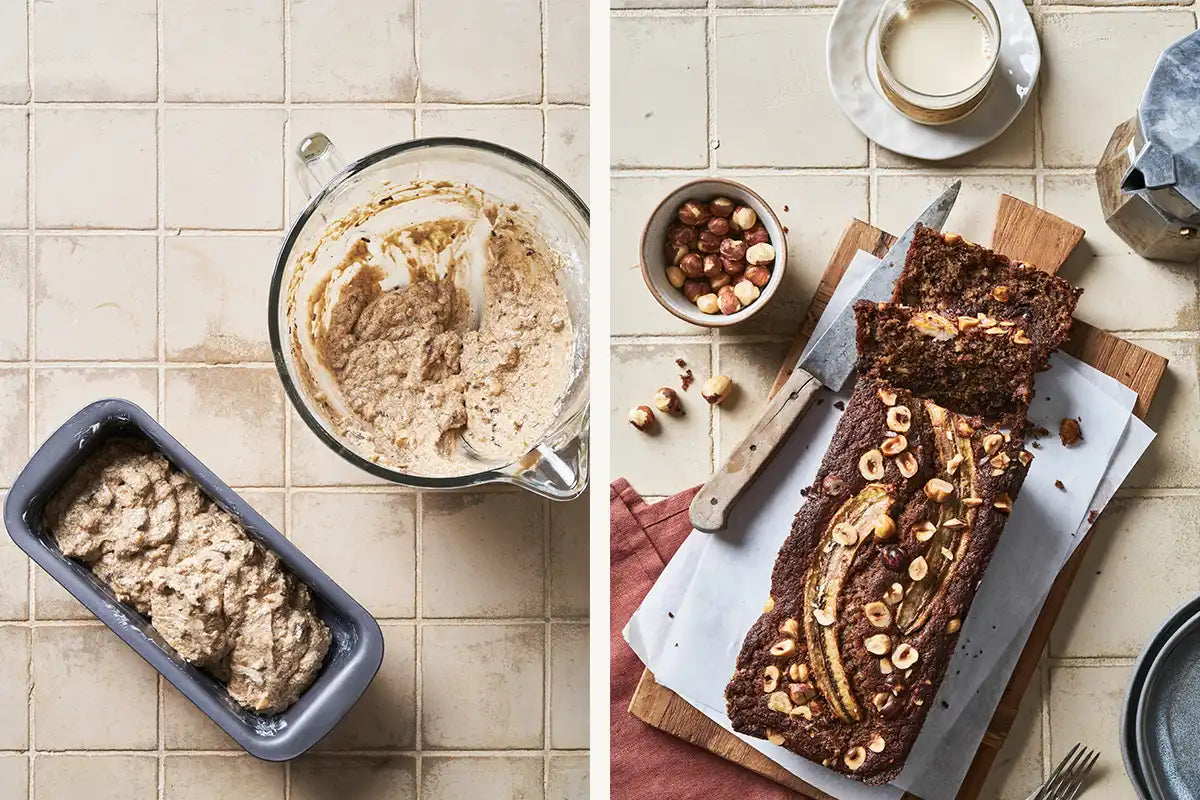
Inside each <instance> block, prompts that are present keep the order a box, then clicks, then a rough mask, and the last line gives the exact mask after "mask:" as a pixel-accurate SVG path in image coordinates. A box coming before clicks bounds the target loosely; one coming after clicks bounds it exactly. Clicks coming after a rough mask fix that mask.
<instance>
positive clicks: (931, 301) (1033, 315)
mask: <svg viewBox="0 0 1200 800" xmlns="http://www.w3.org/2000/svg"><path fill="white" fill-rule="evenodd" d="M1082 292H1083V290H1082V289H1078V288H1076V287H1074V286H1072V285H1071V284H1069V283H1067V282H1066V281H1065V280H1063V279H1062V278H1058V277H1055V276H1053V275H1050V274H1049V273H1046V272H1042V271H1041V270H1039V269H1035V268H1034V267H1030V266H1028V265H1025V264H1021V263H1019V262H1013V261H1011V260H1009V259H1008V258H1006V257H1005V256H1002V255H1000V254H999V253H996V252H993V251H991V250H989V249H987V248H986V247H981V246H979V245H977V244H972V243H971V242H968V241H967V240H966V239H964V238H962V237H961V236H959V235H958V234H956V233H946V234H942V233H939V232H937V231H935V230H933V229H931V228H926V227H924V226H920V227H918V228H917V231H916V235H915V236H914V237H913V243H912V246H911V247H910V248H909V250H908V255H907V257H906V258H905V262H904V270H903V271H902V272H901V273H900V277H899V279H898V280H897V281H896V289H895V292H894V293H893V295H892V299H893V300H894V301H895V302H897V303H900V304H902V305H906V306H912V307H914V308H923V309H952V310H955V311H958V312H961V313H964V314H980V313H982V314H986V315H987V316H989V317H994V318H996V319H1009V320H1019V321H1021V322H1022V323H1023V324H1022V327H1023V328H1024V330H1025V333H1026V335H1027V336H1028V337H1029V338H1030V339H1031V340H1032V341H1033V347H1034V349H1035V351H1036V352H1037V354H1038V360H1037V363H1038V368H1039V369H1043V368H1044V367H1045V366H1046V364H1047V362H1048V360H1049V358H1050V353H1052V352H1053V351H1054V350H1055V349H1057V348H1058V347H1059V345H1061V344H1062V343H1063V342H1064V341H1065V340H1066V338H1067V335H1068V334H1069V333H1070V332H1071V315H1072V314H1074V313H1075V304H1076V302H1078V300H1079V295H1080V294H1081V293H1082Z"/></svg>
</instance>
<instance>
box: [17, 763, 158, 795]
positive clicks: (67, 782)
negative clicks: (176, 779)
mask: <svg viewBox="0 0 1200 800" xmlns="http://www.w3.org/2000/svg"><path fill="white" fill-rule="evenodd" d="M33 785H34V787H35V788H34V793H33V796H34V798H35V800H61V798H67V797H79V796H82V795H85V794H86V796H87V797H88V798H89V800H131V798H142V797H147V798H148V797H152V796H153V795H154V794H155V793H156V792H157V791H158V759H156V758H155V757H154V756H152V755H130V756H126V755H104V756H98V757H96V756H88V755H65V754H57V753H55V754H47V755H43V756H41V757H39V758H38V760H37V762H36V764H35V766H34V776H33Z"/></svg>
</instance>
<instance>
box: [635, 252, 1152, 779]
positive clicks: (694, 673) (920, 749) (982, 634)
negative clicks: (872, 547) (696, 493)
mask: <svg viewBox="0 0 1200 800" xmlns="http://www.w3.org/2000/svg"><path fill="white" fill-rule="evenodd" d="M875 263H876V261H875V259H874V258H873V257H872V256H870V255H867V254H865V253H859V254H858V255H857V256H856V258H855V259H854V261H853V262H852V264H851V266H850V268H849V269H848V270H847V273H846V276H845V277H844V278H843V280H842V281H841V282H840V284H839V287H838V290H837V291H835V293H834V296H833V297H832V298H831V300H830V303H829V307H828V309H827V310H826V313H825V315H823V317H822V320H821V322H820V323H818V326H817V331H816V333H814V336H813V339H814V341H815V339H816V338H817V337H818V336H819V335H820V332H821V331H822V330H824V328H825V327H826V326H827V324H828V322H829V320H830V319H831V317H832V315H833V313H834V312H835V311H836V310H838V309H840V308H842V307H843V306H845V305H846V304H847V303H848V302H851V301H852V300H853V298H854V297H855V296H856V294H857V291H858V289H859V287H860V286H861V285H862V281H863V280H865V277H866V274H867V273H868V272H869V270H870V269H871V268H872V267H873V266H874V264H875ZM1051 363H1052V366H1051V369H1050V370H1049V371H1047V372H1043V373H1041V374H1039V375H1038V379H1037V386H1036V388H1037V397H1036V399H1035V401H1034V403H1033V404H1032V405H1031V408H1030V417H1031V419H1032V420H1033V421H1034V422H1035V424H1040V425H1042V426H1044V427H1046V428H1048V429H1050V430H1052V431H1056V430H1057V428H1058V423H1059V421H1060V420H1061V419H1062V418H1063V417H1065V416H1082V417H1083V422H1082V425H1083V430H1084V437H1085V438H1084V441H1083V442H1081V443H1080V444H1078V445H1076V446H1075V447H1073V448H1071V449H1070V450H1067V449H1066V448H1064V447H1062V445H1061V444H1060V443H1059V441H1058V438H1057V436H1056V435H1051V436H1047V437H1045V438H1044V439H1042V440H1041V441H1040V442H1039V444H1040V445H1041V447H1040V449H1033V450H1032V452H1033V453H1034V455H1035V460H1034V462H1033V464H1032V465H1031V467H1030V471H1029V475H1028V477H1027V478H1026V481H1025V485H1024V488H1023V489H1022V491H1021V495H1020V500H1019V502H1018V503H1017V504H1016V505H1015V507H1014V509H1013V515H1012V517H1011V519H1010V521H1009V523H1008V525H1007V526H1006V527H1005V532H1004V535H1003V536H1002V537H1001V542H1000V545H999V546H998V548H997V550H996V553H995V555H994V556H993V559H992V564H991V566H990V567H989V569H988V571H987V574H986V576H985V578H984V581H983V583H982V585H981V587H980V590H979V592H978V594H977V595H976V598H975V601H974V604H973V605H972V608H971V613H970V614H969V615H968V617H967V620H966V621H965V623H964V626H963V631H962V634H961V635H960V639H959V650H958V651H957V653H956V655H955V657H954V658H953V659H952V661H951V664H950V666H949V669H948V670H947V676H946V679H945V681H943V684H942V686H941V689H940V691H939V693H938V695H937V697H936V698H935V700H934V702H933V704H932V708H931V709H930V713H929V716H928V717H927V718H926V723H925V725H924V727H923V728H922V733H921V736H920V737H919V738H918V740H917V742H916V743H915V745H914V748H913V751H912V754H911V755H910V757H909V760H908V762H907V764H906V768H905V770H904V772H903V773H901V775H900V776H899V777H898V778H897V779H896V781H895V782H894V783H893V784H889V785H888V786H883V787H866V786H863V785H862V784H860V783H858V782H856V781H851V780H849V779H846V778H843V777H842V776H840V775H838V774H836V773H833V772H831V771H829V770H826V769H824V768H823V767H821V766H820V765H818V764H815V763H813V762H810V761H808V760H806V759H803V758H801V757H799V756H797V755H795V754H793V753H790V752H789V751H787V750H784V749H783V748H780V747H776V746H774V745H771V744H769V743H767V742H765V741H762V740H758V739H750V738H746V737H743V738H744V739H745V740H746V741H747V742H748V743H750V744H751V745H752V746H753V747H755V748H756V749H758V750H760V751H761V752H763V753H764V754H766V755H767V756H768V757H769V758H771V759H772V760H774V761H776V762H777V763H779V764H781V765H782V766H784V767H785V768H786V769H788V770H789V771H791V772H792V773H793V774H795V775H797V776H799V777H800V778H802V779H804V780H805V781H807V782H809V783H811V784H812V785H814V786H816V787H817V788H819V789H822V790H823V791H826V792H828V793H830V794H833V795H835V796H837V797H840V798H891V797H899V796H900V794H901V792H902V791H904V790H908V791H912V792H914V793H916V794H918V795H920V796H922V797H925V798H927V799H928V800H934V799H935V798H939V797H943V796H944V797H951V796H953V794H954V787H957V786H958V785H959V783H961V780H962V777H963V775H964V774H965V773H966V770H967V768H968V767H969V766H970V761H971V758H972V756H973V755H974V752H975V750H976V747H977V744H978V741H979V739H980V738H981V737H982V735H983V732H984V730H985V729H986V726H987V724H988V722H989V721H990V720H991V717H992V713H993V711H994V709H995V706H996V703H997V702H998V700H999V697H1000V694H1001V693H1002V692H1003V689H1004V686H1005V685H1006V684H1007V681H1008V676H1009V675H1010V674H1011V672H1012V669H1013V667H1014V666H1015V664H1016V660H1017V658H1018V657H1019V654H1020V650H1021V645H1023V644H1024V641H1025V639H1026V638H1028V635H1029V632H1030V630H1031V628H1032V624H1033V622H1034V620H1035V619H1036V616H1037V612H1038V611H1039V610H1040V608H1041V605H1042V603H1043V602H1044V601H1045V597H1046V594H1047V592H1048V591H1049V589H1050V586H1051V584H1052V583H1053V581H1054V578H1055V576H1056V575H1057V574H1058V572H1059V570H1060V569H1061V567H1062V565H1063V564H1064V563H1065V561H1066V559H1067V558H1068V557H1069V556H1070V554H1071V552H1073V550H1074V548H1075V546H1076V545H1077V543H1078V542H1079V541H1080V539H1081V538H1082V536H1081V534H1082V532H1083V531H1085V530H1086V529H1087V527H1088V525H1089V523H1088V521H1087V518H1088V512H1089V511H1091V510H1099V509H1101V508H1103V506H1104V505H1105V504H1106V503H1107V502H1108V500H1109V499H1111V497H1112V494H1113V493H1114V492H1115V491H1116V488H1117V487H1118V486H1119V485H1120V483H1121V482H1122V481H1123V480H1124V478H1125V476H1126V475H1127V474H1128V472H1129V470H1130V469H1132V467H1133V464H1134V463H1136V461H1137V459H1138V457H1140V456H1141V454H1142V452H1144V451H1145V448H1146V447H1147V446H1148V445H1149V443H1150V441H1151V439H1152V438H1153V433H1152V432H1150V431H1149V429H1148V428H1146V426H1145V425H1144V424H1142V423H1141V422H1140V421H1139V420H1137V419H1136V418H1134V417H1132V415H1131V410H1132V408H1133V401H1134V399H1135V395H1134V393H1133V392H1132V391H1131V390H1129V389H1127V388H1126V387H1124V386H1122V385H1121V384H1120V383H1118V382H1116V381H1114V380H1112V379H1111V378H1108V377H1107V376H1105V375H1103V374H1102V373H1100V372H1098V371H1097V370H1094V369H1092V368H1091V367H1088V366H1087V365H1084V364H1082V363H1080V362H1078V361H1076V360H1075V359H1072V358H1070V357H1068V356H1063V355H1062V354H1056V355H1055V357H1054V358H1053V359H1052V362H1051ZM848 394H849V392H848V391H847V392H846V393H845V395H844V396H842V397H841V398H840V399H846V396H848ZM835 399H838V397H837V396H835V395H833V394H830V395H829V396H828V397H827V398H826V402H824V403H822V404H820V405H819V406H817V407H815V408H814V409H813V410H811V411H810V412H809V413H808V415H807V416H806V417H805V419H804V420H802V421H801V423H800V425H799V426H798V427H797V430H796V431H795V432H794V433H793V435H792V436H791V437H790V438H789V440H788V441H787V442H786V443H785V444H784V445H783V447H782V449H781V452H780V453H779V454H778V455H777V457H776V458H775V459H774V461H773V462H772V464H771V465H770V466H769V467H768V469H767V471H766V472H765V473H764V475H763V476H761V477H760V478H759V480H758V481H756V483H755V484H754V486H752V487H751V488H750V489H749V490H748V491H747V493H746V495H745V497H744V498H743V499H742V500H741V501H740V502H739V504H738V506H737V507H736V509H735V511H734V513H733V515H732V517H731V520H730V525H729V528H728V530H727V532H725V533H723V534H721V535H708V534H700V533H693V534H692V536H690V537H689V538H688V540H687V541H686V542H685V543H684V545H683V547H681V549H680V550H679V552H678V553H677V555H676V556H675V558H674V559H673V560H672V561H671V563H670V564H669V565H668V566H667V568H666V570H664V572H663V575H662V576H661V577H660V579H659V581H658V582H657V583H656V584H655V586H654V588H653V589H652V590H651V592H650V594H649V595H648V596H647V598H646V600H645V602H644V603H643V604H642V606H641V607H640V608H639V609H638V611H637V612H636V613H635V615H634V616H633V618H632V619H631V621H630V623H629V625H628V626H627V628H626V631H625V634H626V639H627V640H628V641H629V643H630V645H631V646H632V647H633V649H634V651H635V652H637V653H638V655H639V657H641V658H642V660H643V661H644V662H645V663H646V664H647V666H649V667H650V668H651V670H652V671H653V672H654V673H655V677H656V678H657V680H658V682H659V683H661V684H662V685H664V686H667V687H668V688H670V689H672V690H674V691H675V692H676V693H678V694H680V695H681V696H682V697H684V699H686V700H688V701H689V702H691V703H692V704H693V705H695V706H696V707H697V708H699V709H700V710H701V711H703V712H704V713H705V714H707V715H708V716H709V717H711V718H712V719H714V720H715V721H717V722H718V723H720V724H722V725H723V726H725V727H726V728H727V729H728V720H727V719H726V718H725V705H724V689H725V684H726V682H727V681H728V679H729V676H730V675H732V673H733V665H734V661H735V659H736V656H737V653H738V651H739V650H740V648H741V642H742V638H743V637H744V636H745V633H746V631H747V630H748V629H749V627H750V625H751V624H752V623H753V622H754V620H755V619H756V618H757V617H758V615H759V613H760V612H761V610H762V604H763V602H764V601H765V599H766V595H767V590H768V586H769V582H770V572H771V567H772V566H773V564H774V561H775V556H776V554H777V552H778V549H779V546H780V544H781V543H782V541H783V539H784V538H785V537H786V536H787V534H788V532H789V530H790V526H791V519H792V517H793V515H794V514H795V512H796V510H797V509H798V508H799V506H800V504H801V503H802V502H803V498H802V497H801V495H800V489H801V488H803V487H804V486H807V485H809V484H810V483H811V482H812V479H813V476H814V475H815V473H816V470H817V468H818V466H819V464H820V460H821V457H822V456H823V455H824V452H825V449H826V447H827V446H828V443H829V441H830V439H831V438H832V435H833V430H834V427H835V426H836V424H837V420H838V417H839V416H840V412H839V411H837V410H836V409H835V408H834V406H833V402H834V400H835ZM1056 479H1057V480H1061V481H1062V482H1063V484H1064V486H1065V487H1066V490H1065V491H1063V490H1059V489H1057V488H1056V487H1055V486H1054V481H1055V480H1056ZM943 703H944V704H943ZM946 742H954V744H955V746H954V747H945V746H943V745H944V744H945V743H946ZM968 745H969V746H968Z"/></svg>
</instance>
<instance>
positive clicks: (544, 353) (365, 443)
mask: <svg viewBox="0 0 1200 800" xmlns="http://www.w3.org/2000/svg"><path fill="white" fill-rule="evenodd" d="M442 188H443V189H444V188H445V187H442ZM451 191H461V192H462V194H461V196H460V197H457V200H459V201H461V202H462V203H464V204H465V205H466V206H467V207H469V208H473V209H474V212H472V213H455V214H452V215H446V216H443V217H439V218H435V219H429V220H421V221H415V222H414V221H412V220H411V219H409V220H405V221H404V223H403V224H399V225H397V226H391V225H389V224H388V222H387V219H386V215H385V214H379V212H380V211H381V210H385V209H388V208H390V207H391V205H392V204H394V203H397V202H403V201H400V200H391V199H388V200H385V201H383V202H381V203H380V204H379V205H378V206H376V207H374V208H369V209H360V210H359V211H358V212H357V214H358V215H359V216H358V217H356V218H355V219H353V220H342V221H339V223H335V224H334V225H333V226H330V232H329V233H327V234H326V235H325V237H323V238H322V240H321V242H319V243H318V245H317V248H315V249H314V250H317V249H320V248H323V247H332V248H340V249H337V250H336V252H337V253H339V254H341V258H340V260H339V261H337V263H336V265H335V266H333V268H332V269H330V270H329V271H328V274H327V275H326V276H325V277H324V278H323V280H322V281H321V282H320V283H319V284H318V285H317V286H316V288H315V289H314V290H313V292H312V295H311V297H310V298H309V308H310V310H311V314H310V315H309V322H310V326H311V328H310V334H311V341H312V343H313V347H314V349H315V352H316V356H317V359H318V360H319V361H320V366H321V367H322V368H324V369H325V370H327V371H328V372H329V373H330V374H332V377H333V381H334V383H335V385H336V389H337V394H338V395H339V396H340V397H339V400H340V403H338V404H334V403H330V402H327V400H328V398H327V397H322V393H320V392H316V391H314V392H313V394H314V396H315V397H316V398H317V399H318V401H319V402H320V403H321V404H322V405H323V406H324V410H325V411H326V414H327V416H328V417H329V418H330V420H331V421H333V422H334V423H335V425H336V427H337V429H338V432H339V433H340V434H342V436H344V437H345V438H346V439H347V440H348V441H351V442H353V443H355V445H356V449H358V450H359V451H360V452H361V451H366V452H368V453H369V454H370V456H369V457H370V458H371V459H372V460H374V461H377V462H378V463H381V464H384V465H385V466H389V467H392V468H395V469H398V470H400V471H403V472H408V473H411V474H419V475H430V476H449V475H463V474H469V473H472V472H478V471H480V470H481V462H480V461H479V459H480V458H482V459H484V460H486V461H489V462H493V463H510V462H513V461H516V460H518V459H520V458H521V457H522V456H523V455H525V454H526V453H527V452H528V451H529V450H530V449H531V448H532V447H533V446H534V445H535V444H536V443H537V442H538V441H539V440H540V438H541V436H542V435H543V434H544V433H545V432H546V430H547V429H548V428H549V426H550V425H551V424H552V423H553V421H554V420H555V417H556V414H557V411H558V406H559V402H560V398H561V395H562V393H563V392H564V390H565V388H566V386H567V384H568V381H569V378H570V370H571V347H572V339H573V332H572V327H571V322H570V316H569V314H568V309H567V303H566V298H565V297H564V295H563V292H562V289H561V288H560V287H559V285H558V282H557V281H556V279H555V271H556V270H557V269H558V268H559V266H560V259H559V257H558V256H557V254H556V253H555V252H554V251H553V250H552V248H551V247H550V246H549V245H548V244H547V243H546V242H545V241H544V240H543V239H542V237H541V236H539V235H538V233H537V231H535V230H534V229H533V228H532V226H531V224H530V221H529V220H528V218H527V217H526V216H524V215H523V214H522V213H521V212H520V211H519V210H518V209H515V208H511V207H508V206H504V205H501V204H497V203H494V202H492V201H491V200H490V199H488V198H485V197H484V196H483V195H482V194H481V193H480V192H479V191H478V190H465V187H452V188H451ZM472 204H474V205H472ZM372 218H373V219H372ZM395 219H403V218H402V217H395ZM368 220H370V222H368ZM364 223H366V224H364ZM477 226H483V227H482V228H479V227H477ZM350 230H353V231H354V232H355V233H356V234H358V235H359V236H358V238H356V239H354V240H352V241H347V238H348V237H347V236H346V232H347V231H350ZM309 261H310V266H309V268H310V269H311V268H313V267H312V266H311V264H319V263H320V261H319V259H318V258H316V257H310V258H309ZM472 270H474V271H476V274H477V275H478V274H480V273H481V274H482V281H483V288H484V297H485V303H484V307H483V310H482V319H481V322H480V325H479V329H478V330H471V309H470V300H469V297H468V293H467V291H466V290H465V289H464V288H463V287H464V286H465V285H466V281H467V280H469V277H468V276H469V275H470V274H471V271H472ZM397 273H400V274H397ZM306 366H307V368H308V369H309V370H310V371H311V370H313V367H312V366H311V365H306ZM311 388H313V387H312V386H311V385H310V389H311ZM341 404H344V410H343V411H342V413H339V412H338V410H336V408H335V406H336V405H341ZM464 441H465V442H466V444H467V445H469V448H465V447H464V446H463V442H464ZM472 451H474V452H473V453H472Z"/></svg>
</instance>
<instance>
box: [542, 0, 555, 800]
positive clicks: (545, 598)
mask: <svg viewBox="0 0 1200 800" xmlns="http://www.w3.org/2000/svg"><path fill="white" fill-rule="evenodd" d="M540 7H541V23H542V29H541V34H542V163H543V164H545V163H546V160H547V156H548V150H549V149H550V145H549V138H550V113H549V101H550V69H549V65H550V0H541V3H540ZM549 503H550V501H549V500H542V501H541V506H542V516H543V519H542V613H543V614H544V615H545V619H546V622H545V624H544V625H543V627H542V630H543V639H544V641H543V643H542V659H543V662H542V663H543V667H542V670H543V674H542V692H543V695H542V794H543V795H544V796H548V795H549V793H550V722H551V718H552V717H551V713H550V703H551V702H552V698H553V693H552V692H551V691H550V687H551V685H552V684H551V677H552V674H553V670H554V662H553V660H552V659H551V657H550V641H551V636H552V635H553V629H552V628H551V625H550V535H551V531H550V517H551V514H550V506H549Z"/></svg>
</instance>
